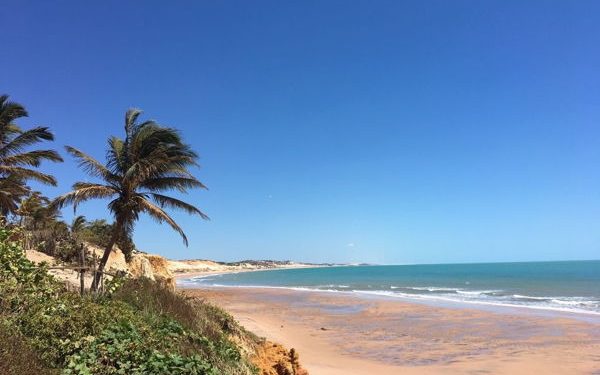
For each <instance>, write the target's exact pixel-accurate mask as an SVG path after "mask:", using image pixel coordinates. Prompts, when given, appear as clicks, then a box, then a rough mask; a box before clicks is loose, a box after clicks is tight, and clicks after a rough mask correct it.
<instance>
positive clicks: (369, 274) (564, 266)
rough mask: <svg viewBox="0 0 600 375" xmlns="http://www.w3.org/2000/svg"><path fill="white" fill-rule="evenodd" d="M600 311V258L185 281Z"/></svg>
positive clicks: (278, 273)
mask: <svg viewBox="0 0 600 375" xmlns="http://www.w3.org/2000/svg"><path fill="white" fill-rule="evenodd" d="M179 283H180V284H181V285H182V286H194V285H202V286H232V287H234V286H252V287H277V288H292V289H301V290H319V291H330V292H343V293H356V294H365V295H378V296H386V297H398V298H405V299H406V298H408V299H417V300H431V301H450V302H462V303H469V304H480V305H481V304H483V305H496V306H515V307H527V308H534V309H542V310H554V311H565V312H574V313H583V314H594V315H600V261H566V262H521V263H480V264H433V265H398V266H341V267H324V268H303V269H286V270H270V271H256V272H240V273H232V274H222V275H212V276H206V277H194V278H189V279H181V280H179Z"/></svg>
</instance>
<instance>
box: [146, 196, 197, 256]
mask: <svg viewBox="0 0 600 375" xmlns="http://www.w3.org/2000/svg"><path fill="white" fill-rule="evenodd" d="M137 200H138V204H139V207H140V208H141V210H142V211H144V212H146V213H147V214H148V215H150V217H152V218H154V219H155V220H156V221H158V222H159V223H162V222H166V223H167V224H169V225H170V226H171V228H173V230H175V231H176V232H177V233H179V235H180V236H181V238H182V239H183V243H184V244H185V246H188V239H187V236H186V235H185V233H184V232H183V229H181V227H180V226H179V225H178V224H177V223H176V222H175V220H173V218H172V217H171V216H169V214H167V213H166V212H165V211H164V210H163V209H162V208H160V207H158V206H156V205H154V204H152V202H150V201H149V200H147V199H145V198H143V197H137Z"/></svg>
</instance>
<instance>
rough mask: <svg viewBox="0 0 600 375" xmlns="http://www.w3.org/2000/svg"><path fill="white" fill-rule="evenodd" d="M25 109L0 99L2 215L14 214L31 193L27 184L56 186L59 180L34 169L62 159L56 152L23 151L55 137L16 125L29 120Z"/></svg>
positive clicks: (39, 128)
mask: <svg viewBox="0 0 600 375" xmlns="http://www.w3.org/2000/svg"><path fill="white" fill-rule="evenodd" d="M27 116H28V114H27V111H26V110H25V108H24V107H23V106H22V105H20V104H18V103H14V102H10V101H8V95H0V213H1V214H2V215H4V216H6V215H7V214H9V213H14V212H15V210H16V209H17V207H18V202H19V201H20V200H21V198H22V197H23V196H24V195H26V194H27V193H28V192H29V188H28V187H27V186H26V185H25V182H26V181H27V180H35V181H38V182H41V183H44V184H48V185H53V186H56V179H55V178H54V177H52V176H50V175H48V174H45V173H41V172H39V171H37V170H34V169H31V167H39V165H40V163H41V162H42V161H43V160H50V161H54V162H59V161H62V158H61V157H60V156H59V155H58V153H57V152H56V151H54V150H34V151H24V150H25V149H26V148H27V147H28V146H31V145H33V144H36V143H38V142H41V141H52V140H54V136H53V135H52V133H50V131H49V130H48V128H47V127H42V126H38V127H35V128H33V129H29V130H26V131H24V130H22V129H21V128H20V127H19V126H18V125H17V124H15V123H14V121H15V120H16V119H18V118H21V117H27Z"/></svg>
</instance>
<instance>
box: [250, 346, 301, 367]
mask: <svg viewBox="0 0 600 375" xmlns="http://www.w3.org/2000/svg"><path fill="white" fill-rule="evenodd" d="M251 360H252V363H254V365H255V366H256V367H258V368H259V371H260V374H261V375H308V372H307V371H306V370H305V369H303V368H302V366H300V362H299V358H298V353H297V352H296V351H295V350H294V349H293V348H292V349H290V350H287V349H286V348H285V347H283V346H282V345H279V344H276V343H273V342H270V341H264V342H263V343H262V344H260V345H258V346H257V348H256V349H255V354H254V355H253V356H252V357H251Z"/></svg>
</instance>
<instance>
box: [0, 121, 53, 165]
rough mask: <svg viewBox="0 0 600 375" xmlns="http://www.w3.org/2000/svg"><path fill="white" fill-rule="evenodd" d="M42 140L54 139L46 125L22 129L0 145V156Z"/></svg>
mask: <svg viewBox="0 0 600 375" xmlns="http://www.w3.org/2000/svg"><path fill="white" fill-rule="evenodd" d="M42 140H46V141H52V140H54V135H52V133H51V132H50V131H49V130H48V128H47V127H43V126H38V127H36V128H33V129H29V130H27V131H24V132H22V133H20V134H19V135H18V136H16V137H15V138H13V139H12V140H11V141H9V142H8V143H7V144H5V145H4V146H2V147H0V157H6V156H8V155H11V154H13V153H17V152H21V151H23V150H24V149H25V147H27V146H31V145H33V144H35V143H38V142H40V141H42Z"/></svg>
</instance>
